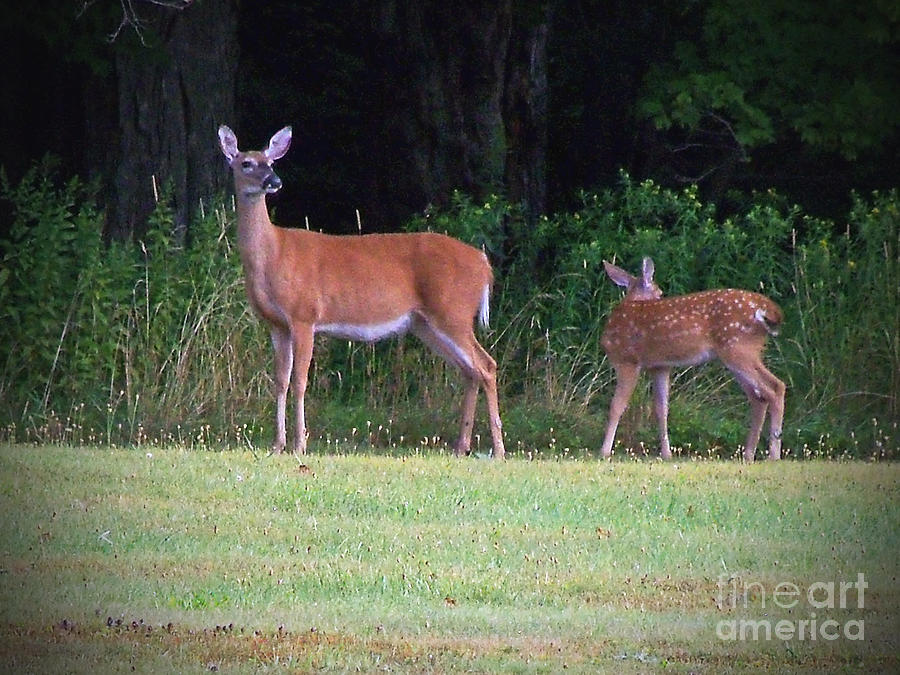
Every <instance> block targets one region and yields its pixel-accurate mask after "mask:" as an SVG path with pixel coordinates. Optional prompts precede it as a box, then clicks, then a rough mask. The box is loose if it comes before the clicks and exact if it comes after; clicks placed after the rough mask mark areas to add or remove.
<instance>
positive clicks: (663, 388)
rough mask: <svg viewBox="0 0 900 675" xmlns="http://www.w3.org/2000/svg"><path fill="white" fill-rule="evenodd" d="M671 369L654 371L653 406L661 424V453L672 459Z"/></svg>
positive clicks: (664, 456) (664, 457)
mask: <svg viewBox="0 0 900 675" xmlns="http://www.w3.org/2000/svg"><path fill="white" fill-rule="evenodd" d="M669 372H670V371H669V369H668V368H657V369H655V370H654V371H653V407H654V408H655V410H656V421H657V423H658V424H659V454H660V456H661V457H662V458H663V459H671V457H672V449H671V448H670V447H669Z"/></svg>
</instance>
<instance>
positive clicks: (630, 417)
mask: <svg viewBox="0 0 900 675" xmlns="http://www.w3.org/2000/svg"><path fill="white" fill-rule="evenodd" d="M94 196H95V192H94V190H93V188H92V187H91V186H89V185H85V184H83V183H81V182H80V181H79V180H77V179H72V180H69V181H67V182H62V181H60V180H59V178H58V177H57V175H56V171H55V167H54V165H53V162H52V161H50V160H45V161H44V162H41V163H40V164H37V165H35V167H34V168H33V169H32V170H31V171H29V172H28V173H27V175H26V176H25V177H24V178H23V179H22V181H21V182H20V183H19V184H18V185H10V184H9V182H8V181H7V180H6V178H5V177H0V197H2V199H3V200H5V201H6V202H8V204H9V205H10V207H11V211H12V213H13V219H12V223H11V227H10V229H9V235H8V237H7V239H6V240H4V241H0V260H2V267H0V350H2V352H0V353H2V354H3V359H4V360H3V361H2V363H0V367H2V371H0V424H2V429H3V431H0V436H5V437H6V438H17V439H19V440H29V439H31V440H42V441H48V440H61V441H67V442H76V443H85V442H88V443H90V442H104V443H142V442H147V441H154V442H169V441H174V442H179V443H185V444H193V445H210V446H214V447H220V446H222V445H229V444H245V443H250V444H251V445H253V446H256V445H264V444H265V443H266V442H267V441H268V438H269V437H270V435H271V433H272V432H271V430H272V416H273V413H272V408H273V403H272V395H271V391H270V390H271V386H270V377H269V370H270V368H271V351H270V346H269V342H268V336H267V331H266V329H265V326H264V325H263V324H262V323H261V322H260V321H258V320H257V319H256V318H254V317H253V316H252V314H251V313H250V311H249V306H248V303H247V301H246V298H245V295H244V289H243V281H242V273H241V269H240V262H239V256H238V255H237V254H236V251H235V250H234V248H233V246H232V238H231V234H230V233H231V232H232V231H233V227H234V214H233V212H232V211H230V210H229V209H227V208H224V207H219V208H216V209H214V210H213V211H211V212H210V213H208V214H206V215H205V216H203V217H202V218H200V219H198V220H197V222H195V223H193V225H192V228H191V230H190V233H191V237H190V242H189V244H188V245H186V246H183V247H179V246H176V245H175V244H174V242H173V241H172V240H171V238H170V237H169V233H170V232H171V231H172V229H173V227H172V225H173V219H172V209H171V205H170V200H169V199H168V198H167V197H165V196H164V197H163V198H162V199H161V201H160V203H159V205H158V208H157V210H156V213H155V214H154V216H153V220H152V222H151V224H150V228H149V230H148V233H147V235H146V237H145V238H144V239H143V240H142V241H138V242H127V243H117V242H113V243H106V242H104V241H103V239H102V236H101V230H102V219H103V216H102V213H100V212H99V211H98V209H97V208H96V206H95V199H94ZM898 224H900V195H898V193H897V191H890V192H885V193H874V194H872V195H871V196H870V197H869V198H864V197H861V196H859V195H855V196H854V202H853V207H852V209H851V211H850V213H849V214H848V217H847V222H846V223H842V224H840V225H837V224H835V223H832V222H828V221H823V220H818V219H815V218H811V217H809V216H807V215H804V214H803V213H802V211H801V209H800V208H799V207H797V206H795V205H789V204H786V203H785V202H784V200H782V199H781V198H780V197H779V195H777V194H775V193H771V192H770V193H765V194H759V195H754V196H753V199H752V202H751V204H750V206H748V207H747V208H746V210H745V211H743V212H741V213H737V214H735V215H731V216H727V217H719V216H718V215H717V213H716V210H715V208H714V207H713V206H712V205H710V204H706V203H703V202H701V201H700V200H699V199H698V197H697V191H696V188H694V187H688V188H685V189H683V190H669V189H664V188H662V187H660V186H659V185H656V184H655V183H653V182H651V181H644V182H636V181H634V180H632V179H631V178H630V177H629V176H628V175H625V174H622V176H621V178H620V183H619V185H617V186H615V187H612V188H609V189H606V190H603V191H598V192H591V193H588V192H586V193H584V194H583V195H582V206H581V208H579V209H578V210H577V211H574V212H572V213H562V214H556V215H554V216H542V217H541V218H539V219H538V220H537V222H536V223H532V224H528V223H526V221H525V218H524V217H523V214H522V212H521V210H520V209H519V208H518V207H516V206H514V205H510V204H507V203H505V202H504V201H503V200H502V199H499V198H496V197H492V198H491V199H490V200H488V201H486V202H485V203H481V204H476V203H474V202H472V200H471V199H469V198H468V197H467V196H465V195H463V194H457V195H456V196H455V198H454V200H453V202H452V204H451V206H450V207H449V208H448V209H446V210H443V211H428V212H426V213H425V214H423V215H422V216H421V217H418V218H414V219H413V220H412V221H411V223H410V224H409V226H408V228H407V229H409V230H422V229H431V230H436V231H444V232H447V233H449V234H451V235H453V236H457V237H459V238H461V239H464V240H466V241H469V242H471V243H473V244H475V245H477V246H481V247H483V248H484V249H485V250H486V251H487V252H488V254H489V256H490V257H491V258H492V260H493V261H494V262H495V271H496V276H497V279H496V284H495V289H494V302H493V311H492V327H491V328H490V329H488V330H487V331H486V332H483V333H482V334H481V337H480V339H481V340H482V342H483V343H484V344H485V346H486V347H487V348H488V349H489V351H491V353H492V354H494V356H495V358H496V359H497V361H498V363H499V365H500V384H501V388H502V400H501V405H502V407H503V414H504V417H505V422H506V426H505V429H506V431H507V435H508V437H509V440H508V446H509V448H510V449H511V450H512V452H514V453H515V452H519V453H523V454H527V455H528V456H533V455H534V454H535V453H544V452H549V453H560V454H561V455H565V454H566V453H568V452H585V451H593V450H596V449H597V448H598V447H599V445H600V442H601V439H602V433H603V430H604V426H605V420H606V409H607V406H608V402H609V398H610V396H611V394H612V391H613V388H614V375H613V372H612V370H611V368H610V367H609V365H608V364H607V361H606V357H605V355H604V353H603V350H602V348H601V347H600V335H601V334H602V331H603V327H604V325H605V323H606V318H607V316H608V315H609V312H610V310H611V308H612V307H613V306H614V305H615V304H616V303H618V302H619V301H620V299H621V290H620V289H618V288H617V287H616V286H614V285H613V284H612V283H611V282H610V281H609V280H608V279H607V278H606V276H605V274H604V272H603V267H602V261H603V260H604V259H608V260H615V261H617V262H618V263H619V264H621V265H623V266H625V267H626V268H629V269H632V270H635V269H636V268H637V267H638V265H639V263H640V259H641V257H642V256H644V255H651V256H652V257H653V258H654V260H655V261H656V269H657V277H658V280H659V282H660V284H661V285H662V287H663V289H664V290H665V292H666V293H668V294H675V293H682V292H689V291H695V290H701V289H704V288H711V287H718V286H732V287H742V288H748V289H752V290H759V291H761V292H764V293H766V294H768V295H770V296H771V297H773V298H774V299H775V300H776V301H777V302H779V303H780V304H781V305H782V307H783V308H784V310H785V315H786V322H785V327H784V329H783V331H782V336H781V337H779V338H778V339H776V340H773V341H772V343H771V346H770V348H769V356H768V362H769V364H770V366H771V368H772V370H773V371H774V372H775V373H776V374H778V375H779V376H780V377H782V378H783V379H784V380H785V381H786V382H787V384H788V400H787V415H786V419H785V447H786V451H787V452H790V453H792V454H793V455H795V456H819V455H825V456H842V455H852V456H860V457H890V458H893V457H896V454H897V447H896V446H897V438H898V430H897V419H898V401H897V392H898V387H900V308H898V297H897V296H898V294H897V288H898V287H900V270H898V236H900V235H898V231H900V225H898ZM460 396H461V387H460V381H459V378H458V376H457V374H456V373H455V372H454V370H453V369H452V368H451V367H449V366H447V365H446V364H444V363H443V362H442V361H440V359H438V358H437V357H434V356H432V355H431V354H430V353H429V352H428V351H427V350H426V349H424V348H423V347H421V346H419V345H417V344H416V342H415V341H388V342H384V343H379V344H376V345H367V344H359V343H349V342H346V341H340V340H331V339H322V340H320V341H318V343H317V346H316V351H315V356H314V361H313V367H312V377H311V382H310V390H309V396H308V409H309V416H310V426H311V429H312V431H313V439H312V440H313V441H314V444H315V443H316V442H319V443H324V444H325V445H326V446H329V447H330V444H331V443H332V442H333V443H341V444H342V445H344V446H346V445H347V444H350V445H354V446H357V447H360V448H372V447H384V446H388V447H391V446H400V447H402V446H404V444H406V445H411V444H419V445H422V446H428V447H434V446H442V445H444V444H445V441H446V440H452V438H453V437H454V436H455V433H456V426H455V425H456V415H457V406H458V401H459V399H460ZM672 397H673V401H672V412H671V425H670V426H671V436H672V441H673V445H674V446H676V447H679V446H680V447H682V448H683V449H684V451H685V452H689V453H690V454H696V455H703V456H706V455H710V454H711V455H723V456H734V455H735V453H736V452H737V450H738V446H737V444H738V443H740V442H741V441H742V439H743V436H744V432H745V425H746V423H747V419H748V413H747V406H746V401H745V400H744V397H743V394H742V393H741V391H740V389H739V388H738V387H737V386H736V385H735V384H734V382H733V380H732V379H731V377H730V375H728V373H727V372H726V371H724V369H722V368H720V367H705V368H694V369H688V370H685V371H681V372H677V373H676V374H675V377H674V381H673V391H672ZM650 400H651V399H650V396H649V394H648V387H647V386H646V385H644V386H643V387H642V388H639V390H638V392H636V395H635V397H634V399H633V401H632V405H631V408H630V409H629V411H628V413H626V417H625V418H624V419H623V421H622V425H621V427H620V434H619V439H620V442H621V443H622V445H623V446H624V447H628V448H633V449H636V450H635V451H637V452H641V451H642V450H641V449H642V448H645V447H646V448H649V450H647V452H649V453H651V454H655V452H656V451H655V447H656V430H655V421H654V420H653V416H652V414H651V411H650ZM478 423H479V424H482V423H483V420H480V419H479V421H478ZM478 431H480V429H477V430H476V433H477V432H478ZM485 431H486V430H485ZM477 438H478V436H477V435H476V443H477Z"/></svg>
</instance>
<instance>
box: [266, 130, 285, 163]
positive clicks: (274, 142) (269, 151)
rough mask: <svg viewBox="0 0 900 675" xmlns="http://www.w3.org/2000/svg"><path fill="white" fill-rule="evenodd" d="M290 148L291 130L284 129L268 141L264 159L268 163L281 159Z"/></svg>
mask: <svg viewBox="0 0 900 675" xmlns="http://www.w3.org/2000/svg"><path fill="white" fill-rule="evenodd" d="M289 147H291V128H290V127H285V128H284V129H282V130H281V131H279V132H278V133H276V134H275V135H274V136H272V139H271V140H270V141H269V147H268V148H266V149H265V155H266V158H267V159H268V160H269V161H270V162H274V161H275V160H276V159H281V158H282V157H284V155H285V154H286V153H287V151H288V148H289Z"/></svg>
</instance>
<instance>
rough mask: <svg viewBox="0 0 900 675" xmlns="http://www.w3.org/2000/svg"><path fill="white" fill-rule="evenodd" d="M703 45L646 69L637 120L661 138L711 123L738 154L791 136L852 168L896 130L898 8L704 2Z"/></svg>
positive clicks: (785, 0) (836, 0)
mask: <svg viewBox="0 0 900 675" xmlns="http://www.w3.org/2000/svg"><path fill="white" fill-rule="evenodd" d="M699 7H701V8H702V9H701V11H702V13H703V15H702V21H701V23H702V26H703V28H702V36H701V38H700V39H699V40H696V41H691V40H686V41H684V42H681V43H679V44H678V45H677V46H676V48H675V52H674V56H673V58H672V60H671V61H670V62H668V63H662V64H659V65H655V66H653V67H652V68H651V70H650V72H649V74H648V76H647V78H646V82H645V93H644V95H643V97H642V98H641V100H640V101H639V104H638V111H639V114H640V115H641V116H642V117H644V118H646V119H649V120H651V121H652V122H653V123H654V124H655V125H656V126H657V128H659V129H669V128H671V127H673V126H676V127H680V128H681V129H685V130H689V131H696V130H698V129H701V128H703V127H704V125H707V124H708V123H709V121H710V120H711V119H716V120H717V121H718V122H719V124H718V125H716V127H717V130H718V131H719V132H721V131H723V130H724V129H727V130H728V131H729V133H730V134H731V135H732V136H733V140H734V141H736V142H737V143H738V144H739V145H740V146H741V147H743V148H752V147H756V146H759V145H761V144H763V143H768V142H771V141H774V140H776V139H782V138H785V137H787V136H788V134H796V135H797V136H799V137H800V139H801V140H802V141H803V142H804V143H806V144H807V145H809V146H811V147H813V148H817V149H821V150H827V151H833V152H836V153H840V154H841V155H843V156H844V157H845V158H848V159H854V158H856V157H857V155H859V154H860V153H862V152H865V151H868V150H871V149H877V148H878V147H879V146H880V145H881V144H882V143H883V142H884V141H886V140H887V139H890V138H892V137H894V136H895V134H896V133H897V130H898V121H897V115H896V111H897V107H898V105H900V97H898V88H897V87H896V82H897V79H898V77H900V64H898V61H897V59H896V58H895V57H894V56H893V55H892V53H895V52H896V47H897V44H898V42H900V20H898V13H897V10H896V6H895V5H892V3H886V2H868V3H861V4H856V5H848V4H847V3H845V2H841V1H840V0H828V1H827V2H822V1H813V0H802V1H798V0H779V1H777V2H773V1H772V0H762V1H753V2H748V1H746V0H741V1H738V0H708V1H707V2H703V3H701V4H700V5H699Z"/></svg>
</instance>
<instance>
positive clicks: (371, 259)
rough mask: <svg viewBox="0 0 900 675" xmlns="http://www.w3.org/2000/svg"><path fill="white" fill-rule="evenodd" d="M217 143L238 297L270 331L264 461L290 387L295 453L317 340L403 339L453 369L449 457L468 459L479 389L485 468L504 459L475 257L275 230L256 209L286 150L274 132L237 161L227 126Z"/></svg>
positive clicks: (401, 239)
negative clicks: (272, 407)
mask: <svg viewBox="0 0 900 675" xmlns="http://www.w3.org/2000/svg"><path fill="white" fill-rule="evenodd" d="M219 143H220V145H221V147H222V152H223V153H225V157H226V158H227V159H228V163H229V165H230V167H231V171H232V173H233V175H234V191H235V196H236V203H237V229H238V249H239V250H240V254H241V261H242V263H243V267H244V277H245V284H246V289H247V296H248V297H249V299H250V303H251V305H252V306H253V309H254V310H255V311H256V313H257V314H258V315H259V316H260V317H261V318H262V319H264V320H265V321H266V322H267V323H268V324H269V328H270V330H271V335H272V345H273V347H274V351H275V377H274V380H275V401H276V430H275V440H274V444H273V448H272V450H273V452H275V453H279V452H281V451H282V450H283V449H284V447H285V444H286V430H285V408H286V400H287V390H288V386H289V384H290V382H291V378H292V376H293V392H294V397H295V404H296V419H295V428H294V445H293V450H294V452H295V453H297V454H302V453H305V452H306V439H307V432H306V418H305V412H304V396H305V393H306V384H307V377H308V373H309V365H310V360H311V358H312V352H313V340H314V337H315V335H316V334H317V333H323V334H328V335H333V336H337V337H341V338H345V339H350V340H364V341H367V342H371V341H375V340H380V339H382V338H386V337H389V336H392V335H400V334H403V333H405V332H407V331H409V332H412V333H414V334H415V335H417V336H418V337H419V338H421V339H422V341H424V342H425V343H426V344H427V345H428V346H429V347H431V348H432V349H433V350H434V351H435V352H437V353H438V354H439V355H440V356H442V357H443V358H444V359H446V360H447V361H448V362H449V363H452V364H453V365H455V366H456V367H457V368H459V370H460V371H461V372H462V374H463V376H464V377H465V378H466V380H467V385H466V389H465V393H464V395H463V403H462V428H461V430H460V433H459V438H458V440H457V441H456V445H455V449H456V453H457V454H459V455H462V454H468V452H469V448H470V443H471V437H472V427H473V425H474V418H475V403H476V399H477V398H478V390H479V387H480V388H483V389H484V392H485V395H486V398H487V408H488V415H489V422H490V429H491V439H492V442H493V450H494V452H493V456H494V457H495V458H498V459H499V458H502V457H503V456H504V448H503V435H502V431H501V424H500V411H499V405H498V402H497V366H496V363H495V362H494V360H493V359H492V358H491V356H490V355H489V354H488V353H487V352H486V351H485V350H484V348H482V346H481V345H480V344H479V343H478V340H476V338H475V333H474V330H473V322H474V319H475V316H476V315H478V316H479V317H480V319H481V322H482V323H483V324H487V320H488V299H489V294H490V290H491V285H492V282H493V273H492V271H491V267H490V265H489V263H488V261H487V257H486V256H485V255H484V253H483V252H481V251H479V250H478V249H475V248H473V247H471V246H468V245H466V244H464V243H462V242H460V241H458V240H456V239H452V238H450V237H447V236H444V235H441V234H435V233H430V232H427V233H415V234H370V235H364V236H356V235H354V236H335V235H326V234H321V233H318V232H310V231H308V230H305V229H286V228H280V227H276V226H274V225H273V224H272V221H271V220H269V213H268V209H267V208H266V200H265V197H266V195H267V194H271V193H274V192H277V191H278V190H279V189H280V188H281V179H280V178H279V177H278V176H277V175H276V173H275V171H274V170H273V168H272V163H273V162H274V161H275V160H278V159H281V158H282V157H283V156H284V154H285V153H286V152H287V151H288V148H289V147H290V144H291V128H290V127H285V128H284V129H282V130H281V131H279V132H278V133H276V134H275V135H274V136H272V139H271V140H270V141H269V145H268V147H266V149H265V150H261V151H250V152H241V151H240V150H238V144H237V138H236V137H235V135H234V132H233V131H232V130H231V129H229V128H228V127H227V126H224V125H223V126H221V127H219Z"/></svg>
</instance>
